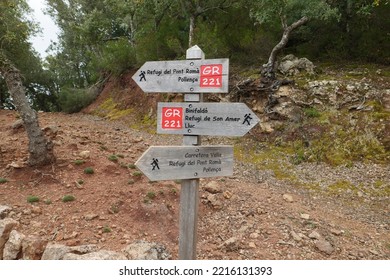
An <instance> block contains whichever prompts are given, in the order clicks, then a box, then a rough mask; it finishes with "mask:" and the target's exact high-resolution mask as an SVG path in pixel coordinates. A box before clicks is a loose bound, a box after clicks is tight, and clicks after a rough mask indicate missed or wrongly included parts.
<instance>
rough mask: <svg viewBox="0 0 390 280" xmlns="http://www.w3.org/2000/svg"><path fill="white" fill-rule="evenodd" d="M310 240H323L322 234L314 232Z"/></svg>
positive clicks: (310, 235)
mask: <svg viewBox="0 0 390 280" xmlns="http://www.w3.org/2000/svg"><path fill="white" fill-rule="evenodd" d="M309 238H311V239H321V234H319V233H318V232H316V231H313V232H312V233H310V234H309Z"/></svg>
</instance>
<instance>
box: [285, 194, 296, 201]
mask: <svg viewBox="0 0 390 280" xmlns="http://www.w3.org/2000/svg"><path fill="white" fill-rule="evenodd" d="M283 199H284V200H285V201H287V202H294V198H293V197H292V195H291V194H287V193H286V194H284V195H283Z"/></svg>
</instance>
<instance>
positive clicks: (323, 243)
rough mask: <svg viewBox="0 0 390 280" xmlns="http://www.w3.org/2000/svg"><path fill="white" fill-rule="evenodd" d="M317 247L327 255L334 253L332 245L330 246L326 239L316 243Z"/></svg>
mask: <svg viewBox="0 0 390 280" xmlns="http://www.w3.org/2000/svg"><path fill="white" fill-rule="evenodd" d="M315 246H316V248H317V249H318V250H319V251H321V252H323V253H325V254H327V255H331V254H332V253H333V252H334V248H333V246H332V244H330V243H329V242H328V241H326V240H324V239H321V240H318V241H317V242H316V243H315Z"/></svg>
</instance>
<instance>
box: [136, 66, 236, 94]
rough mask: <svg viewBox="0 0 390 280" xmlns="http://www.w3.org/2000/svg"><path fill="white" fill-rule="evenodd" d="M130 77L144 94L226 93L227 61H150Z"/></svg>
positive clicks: (227, 81)
mask: <svg viewBox="0 0 390 280" xmlns="http://www.w3.org/2000/svg"><path fill="white" fill-rule="evenodd" d="M132 78H133V80H134V81H135V82H136V83H137V85H138V86H139V87H140V88H141V89H142V90H143V91H144V92H189V93H191V92H194V93H202V92H203V93H206V92H218V93H227V92H228V83H229V59H206V60H173V61H149V62H146V63H145V64H144V65H142V67H141V68H140V69H139V70H138V71H137V72H136V73H135V74H134V76H133V77H132Z"/></svg>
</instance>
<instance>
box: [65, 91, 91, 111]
mask: <svg viewBox="0 0 390 280" xmlns="http://www.w3.org/2000/svg"><path fill="white" fill-rule="evenodd" d="M95 98H96V95H95V94H94V93H93V92H91V91H88V90H84V89H76V88H63V89H62V90H61V93H60V96H59V103H60V107H61V110H62V111H63V112H66V113H77V112H79V111H81V110H82V109H83V108H85V107H86V106H88V105H89V104H91V103H92V101H93V100H95Z"/></svg>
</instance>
